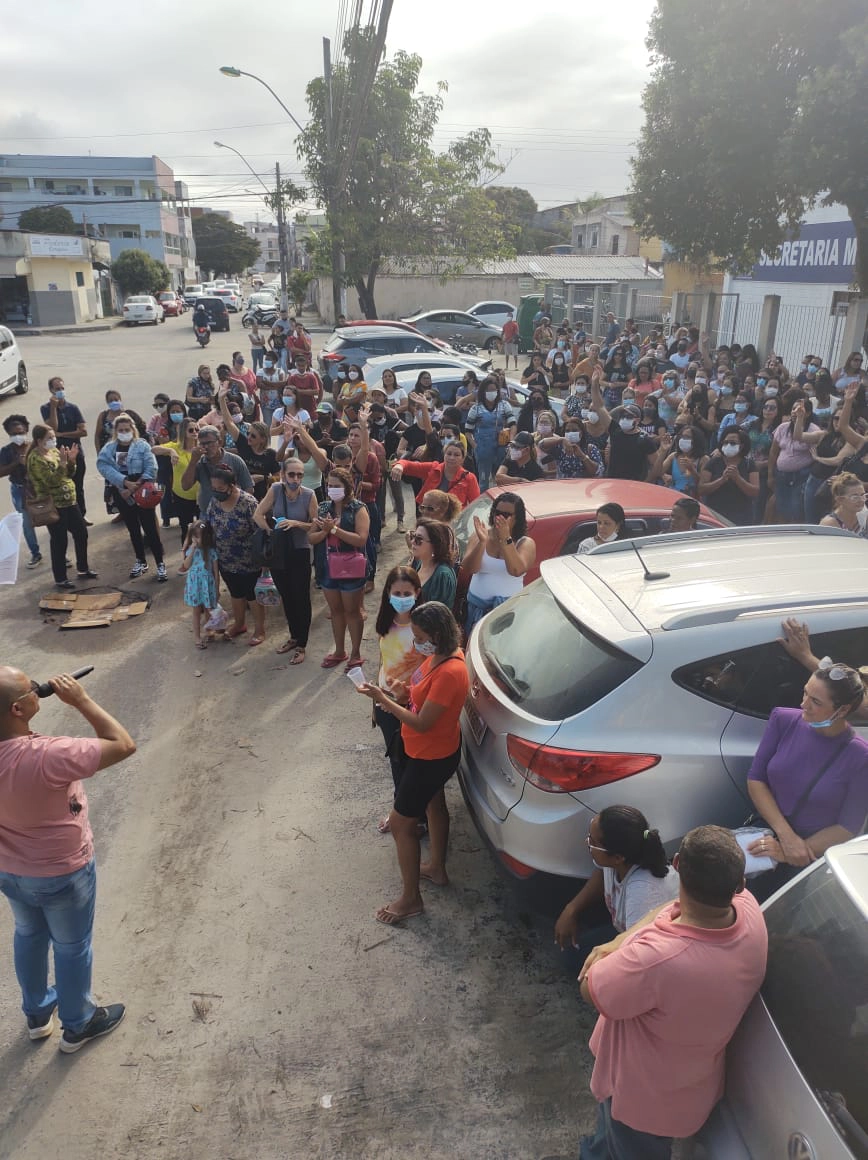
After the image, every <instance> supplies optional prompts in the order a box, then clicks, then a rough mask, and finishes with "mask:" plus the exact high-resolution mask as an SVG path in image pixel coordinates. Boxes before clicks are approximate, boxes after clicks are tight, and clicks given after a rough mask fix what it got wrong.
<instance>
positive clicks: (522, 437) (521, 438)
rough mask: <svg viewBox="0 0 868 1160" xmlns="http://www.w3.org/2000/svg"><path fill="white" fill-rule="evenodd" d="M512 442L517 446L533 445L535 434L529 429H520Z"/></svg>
mask: <svg viewBox="0 0 868 1160" xmlns="http://www.w3.org/2000/svg"><path fill="white" fill-rule="evenodd" d="M512 442H513V445H514V446H516V447H533V435H531V433H530V432H529V431H519V432H518V434H517V435H516V437H515V438H514V439H513V441H512Z"/></svg>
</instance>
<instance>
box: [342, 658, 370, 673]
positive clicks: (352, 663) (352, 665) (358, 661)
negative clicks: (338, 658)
mask: <svg viewBox="0 0 868 1160" xmlns="http://www.w3.org/2000/svg"><path fill="white" fill-rule="evenodd" d="M364 663H365V658H364V657H350V659H349V660H348V661H347V663H346V664H345V665H344V672H346V673H348V672H349V671H350V669H360V668H361V667H362V666H363V665H364Z"/></svg>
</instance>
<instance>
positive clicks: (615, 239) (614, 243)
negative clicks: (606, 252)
mask: <svg viewBox="0 0 868 1160" xmlns="http://www.w3.org/2000/svg"><path fill="white" fill-rule="evenodd" d="M620 241H621V239H620V237H619V236H618V234H613V235H612V253H613V254H617V252H618V246H619V244H620Z"/></svg>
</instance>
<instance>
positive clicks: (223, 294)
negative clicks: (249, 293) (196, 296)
mask: <svg viewBox="0 0 868 1160" xmlns="http://www.w3.org/2000/svg"><path fill="white" fill-rule="evenodd" d="M214 297H215V298H222V299H223V301H224V302H225V303H226V309H227V310H228V311H230V312H231V313H232V314H237V313H238V311H239V310H240V309H241V295H240V294H236V292H235V291H234V290H230V289H229V287H228V286H218V287H217V289H216V290H215V291H214Z"/></svg>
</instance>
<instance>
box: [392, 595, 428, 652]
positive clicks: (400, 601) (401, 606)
mask: <svg viewBox="0 0 868 1160" xmlns="http://www.w3.org/2000/svg"><path fill="white" fill-rule="evenodd" d="M389 603H390V604H391V606H392V607H393V608H394V610H395V611H396V612H409V611H410V610H411V609H412V608H415V606H416V597H415V596H390V597H389ZM419 651H420V652H421V651H422V650H421V649H419Z"/></svg>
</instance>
